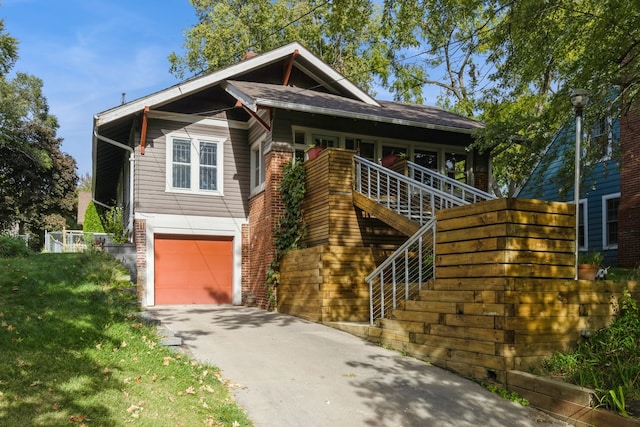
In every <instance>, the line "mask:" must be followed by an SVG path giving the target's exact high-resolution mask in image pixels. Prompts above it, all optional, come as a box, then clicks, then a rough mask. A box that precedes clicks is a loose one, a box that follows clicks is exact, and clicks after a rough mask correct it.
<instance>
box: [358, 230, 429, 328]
mask: <svg viewBox="0 0 640 427" xmlns="http://www.w3.org/2000/svg"><path fill="white" fill-rule="evenodd" d="M435 237H436V220H435V218H433V219H431V220H430V221H429V222H427V223H426V224H425V225H423V226H422V227H421V228H420V230H418V232H417V233H416V234H414V235H413V236H411V237H410V238H409V240H407V241H406V242H405V243H404V244H403V245H402V246H400V247H399V248H398V249H397V250H396V251H395V252H394V253H393V254H392V255H391V256H390V257H389V258H387V259H386V260H385V261H384V262H383V263H382V264H380V265H379V266H378V268H376V269H375V271H374V272H373V273H371V274H370V275H369V276H367V278H366V281H367V283H369V295H370V299H369V304H370V306H369V313H370V318H369V320H370V322H371V325H374V324H375V321H376V320H377V319H381V318H384V317H385V315H386V314H387V313H390V312H391V310H393V309H395V308H397V307H398V302H399V301H401V300H410V299H412V298H414V297H415V296H416V295H417V294H418V292H419V291H420V290H421V289H422V284H423V283H424V282H426V281H428V280H430V279H432V278H433V277H434V275H435V264H434V251H435Z"/></svg>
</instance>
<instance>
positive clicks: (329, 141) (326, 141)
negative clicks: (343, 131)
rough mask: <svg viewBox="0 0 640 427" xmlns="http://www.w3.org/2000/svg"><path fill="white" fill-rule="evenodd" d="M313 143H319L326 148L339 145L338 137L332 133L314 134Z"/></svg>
mask: <svg viewBox="0 0 640 427" xmlns="http://www.w3.org/2000/svg"><path fill="white" fill-rule="evenodd" d="M311 139H312V140H313V145H319V146H321V147H324V148H329V147H338V137H337V136H330V135H313V136H312V137H311Z"/></svg>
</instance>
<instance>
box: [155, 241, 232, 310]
mask: <svg viewBox="0 0 640 427" xmlns="http://www.w3.org/2000/svg"><path fill="white" fill-rule="evenodd" d="M154 246H155V254H154V259H155V303H156V304H157V305H160V304H230V303H231V293H232V292H231V289H232V283H231V281H232V268H233V240H232V238H230V237H229V238H227V237H208V236H176V235H169V234H156V235H155V245H154Z"/></svg>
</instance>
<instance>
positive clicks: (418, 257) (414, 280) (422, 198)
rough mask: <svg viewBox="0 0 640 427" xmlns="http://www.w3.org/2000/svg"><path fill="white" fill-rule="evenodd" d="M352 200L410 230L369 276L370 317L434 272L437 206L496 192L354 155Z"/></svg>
mask: <svg viewBox="0 0 640 427" xmlns="http://www.w3.org/2000/svg"><path fill="white" fill-rule="evenodd" d="M354 162H355V167H354V173H355V177H354V198H353V200H354V204H355V205H356V206H357V207H359V208H361V209H362V210H364V211H366V212H368V213H370V214H372V215H374V216H376V217H377V218H379V219H380V220H382V221H384V222H386V223H387V224H389V225H391V226H392V227H394V228H396V229H397V230H398V231H400V232H402V233H404V234H406V235H407V236H410V237H409V239H408V240H407V241H406V242H405V243H404V244H403V245H402V246H400V247H399V248H398V249H397V250H396V251H395V252H394V253H393V254H392V255H391V256H390V257H389V258H387V259H386V260H385V261H384V262H383V263H381V264H380V265H379V266H378V268H376V269H375V270H374V271H373V272H372V273H371V274H370V275H369V276H368V277H367V279H366V280H367V282H368V284H369V293H370V323H371V325H374V324H375V323H376V322H377V321H378V320H379V319H384V318H385V317H386V316H388V314H389V313H391V311H392V310H394V309H395V308H397V307H398V305H399V303H400V302H401V301H408V300H412V299H414V298H416V297H417V295H418V294H419V292H420V291H421V290H422V287H423V284H424V283H425V282H427V281H428V280H430V279H432V278H433V277H434V274H435V264H434V248H435V238H436V221H435V212H436V211H437V210H440V209H447V208H451V207H454V206H462V205H467V204H470V203H476V202H479V201H482V200H490V199H494V198H495V197H494V196H492V195H491V194H489V193H486V192H484V191H481V190H478V189H477V188H474V187H472V186H470V185H467V184H464V183H461V182H459V181H456V180H454V179H452V178H449V177H447V176H445V175H442V174H439V173H437V172H434V171H432V170H429V169H426V168H424V167H422V166H420V165H417V164H415V163H413V162H407V175H408V176H405V175H403V174H401V173H398V172H395V171H393V170H390V169H387V168H385V167H383V166H381V165H378V164H376V163H374V162H371V161H369V160H367V159H364V158H362V157H359V156H355V158H354Z"/></svg>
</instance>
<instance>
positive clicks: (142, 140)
mask: <svg viewBox="0 0 640 427" xmlns="http://www.w3.org/2000/svg"><path fill="white" fill-rule="evenodd" d="M148 117H149V106H148V105H145V106H144V110H142V128H141V129H140V154H141V155H143V156H144V144H145V142H146V140H147V118H148Z"/></svg>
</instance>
